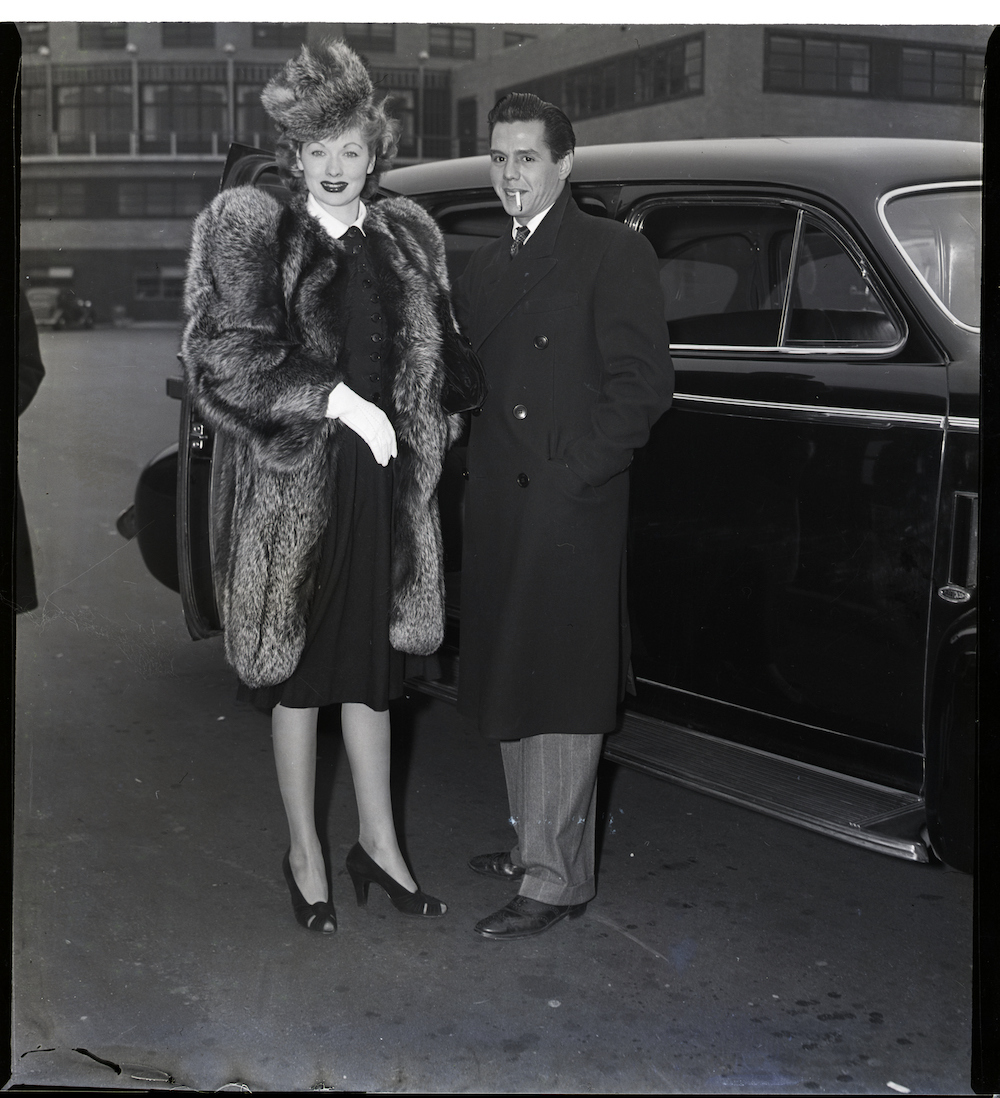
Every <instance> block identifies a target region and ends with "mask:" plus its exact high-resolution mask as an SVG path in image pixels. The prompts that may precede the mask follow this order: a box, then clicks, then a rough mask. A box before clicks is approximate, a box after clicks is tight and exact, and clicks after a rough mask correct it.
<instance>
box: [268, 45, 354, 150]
mask: <svg viewBox="0 0 1000 1098" xmlns="http://www.w3.org/2000/svg"><path fill="white" fill-rule="evenodd" d="M372 90H373V89H372V80H371V77H370V76H369V75H368V70H367V69H366V68H365V65H364V62H363V61H362V60H361V58H360V57H358V55H357V54H356V53H355V52H354V51H353V50H352V49H351V48H350V47H349V46H348V45H346V44H345V43H344V42H339V41H333V42H326V43H324V44H323V45H322V46H320V47H318V48H317V49H316V50H310V49H309V47H308V46H303V47H302V50H301V52H300V53H299V56H298V57H293V58H291V59H290V60H289V61H287V62H286V63H285V67H284V68H283V69H282V70H281V72H279V73H278V74H277V75H276V76H273V77H272V78H271V80H270V81H269V82H268V84H267V86H266V87H265V88H264V91H263V92H262V93H261V97H260V101H261V103H262V104H263V105H264V110H265V111H267V113H268V115H269V116H270V117H271V119H272V121H274V123H275V124H276V125H277V127H278V129H279V130H280V131H281V132H282V134H283V135H284V136H287V137H289V138H291V139H292V140H293V141H319V140H322V139H323V138H326V137H329V136H330V135H331V134H341V133H343V132H344V131H345V130H349V129H351V128H352V127H353V126H355V125H357V124H358V122H359V121H360V117H359V116H360V113H361V112H363V111H364V110H365V109H366V108H370V107H371V105H372Z"/></svg>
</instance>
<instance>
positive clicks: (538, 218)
mask: <svg viewBox="0 0 1000 1098" xmlns="http://www.w3.org/2000/svg"><path fill="white" fill-rule="evenodd" d="M557 201H558V199H557ZM554 205H555V202H553V203H552V206H554ZM552 206H546V207H545V209H544V210H542V212H541V213H537V214H535V216H534V217H529V218H528V220H527V221H525V222H524V225H525V228H526V229H527V230H528V237H529V238H530V236H531V234H532V233H533V232H534V231H535V229H537V228H538V226H539V225H541V223H542V219H543V218H544V217H545V215H546V214H547V213H548V212H549V210H551V209H552ZM520 225H521V222H519V221H517V220H514V221H512V222H511V226H510V235H511V237H513V236H514V235H515V234H516V233H517V230H518V228H520Z"/></svg>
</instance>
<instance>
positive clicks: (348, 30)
mask: <svg viewBox="0 0 1000 1098" xmlns="http://www.w3.org/2000/svg"><path fill="white" fill-rule="evenodd" d="M344 37H345V38H346V39H347V44H348V45H349V46H350V47H351V48H352V49H355V50H366V51H368V52H369V53H394V52H395V50H396V24H395V23H345V24H344Z"/></svg>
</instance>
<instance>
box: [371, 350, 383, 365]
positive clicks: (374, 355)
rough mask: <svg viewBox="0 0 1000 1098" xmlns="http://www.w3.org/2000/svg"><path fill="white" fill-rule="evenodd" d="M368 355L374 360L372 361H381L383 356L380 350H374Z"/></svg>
mask: <svg viewBox="0 0 1000 1098" xmlns="http://www.w3.org/2000/svg"><path fill="white" fill-rule="evenodd" d="M368 357H369V358H370V359H371V360H372V362H379V361H381V358H382V356H381V355H380V354H379V353H378V351H372V353H371V354H370V355H369V356H368Z"/></svg>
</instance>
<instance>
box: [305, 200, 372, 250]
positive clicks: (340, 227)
mask: <svg viewBox="0 0 1000 1098" xmlns="http://www.w3.org/2000/svg"><path fill="white" fill-rule="evenodd" d="M306 212H307V213H311V214H312V215H313V217H315V218H316V220H317V221H318V222H319V223H320V225H322V226H323V228H324V229H325V230H326V231H327V233H328V234H329V235H330V236H332V237H333V239H334V240H339V239H340V238H341V237H342V236H343V235H344V233H346V232H347V230H348V229H350V228H352V227H353V225H357V227H358V228H359V229H360V230H361V232H362V233H364V231H365V228H364V224H365V217H366V216H367V214H368V209H367V207H366V206H365V204H364V203H363V202H362V201H361V200H360V199H359V200H358V216H357V218H356V219H355V220H354V222H353V223H352V225H345V224H344V223H343V221H341V220H340V219H339V218H337V217H334V216H333V214H332V213H329V212H327V211H326V210H324V209H323V207H322V206H321V205H320V204H319V203H318V202H317V201H316V199H315V198H313V196H312V195H309V197H308V199H306Z"/></svg>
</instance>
